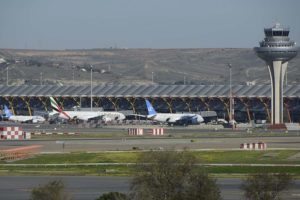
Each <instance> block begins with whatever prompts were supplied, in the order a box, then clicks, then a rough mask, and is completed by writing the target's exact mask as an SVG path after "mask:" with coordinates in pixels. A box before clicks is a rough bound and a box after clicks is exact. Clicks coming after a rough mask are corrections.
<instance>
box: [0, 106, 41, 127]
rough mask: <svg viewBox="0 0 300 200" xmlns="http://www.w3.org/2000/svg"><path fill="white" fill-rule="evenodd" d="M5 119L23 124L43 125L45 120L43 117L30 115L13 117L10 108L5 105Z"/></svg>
mask: <svg viewBox="0 0 300 200" xmlns="http://www.w3.org/2000/svg"><path fill="white" fill-rule="evenodd" d="M4 112H5V117H7V119H8V120H10V121H15V122H23V123H39V122H40V123H42V122H44V121H45V118H44V117H42V116H29V115H13V114H12V113H11V112H10V111H9V109H8V107H7V106H6V105H4Z"/></svg>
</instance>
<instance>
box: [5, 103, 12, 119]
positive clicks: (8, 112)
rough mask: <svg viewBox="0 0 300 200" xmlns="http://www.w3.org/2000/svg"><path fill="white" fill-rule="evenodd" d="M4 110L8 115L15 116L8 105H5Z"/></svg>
mask: <svg viewBox="0 0 300 200" xmlns="http://www.w3.org/2000/svg"><path fill="white" fill-rule="evenodd" d="M4 112H5V115H6V117H10V116H13V114H12V113H11V112H10V111H9V109H8V107H7V106H6V105H4Z"/></svg>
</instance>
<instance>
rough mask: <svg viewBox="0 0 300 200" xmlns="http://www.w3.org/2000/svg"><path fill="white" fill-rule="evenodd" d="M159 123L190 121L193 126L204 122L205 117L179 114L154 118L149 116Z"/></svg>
mask: <svg viewBox="0 0 300 200" xmlns="http://www.w3.org/2000/svg"><path fill="white" fill-rule="evenodd" d="M148 118H150V119H153V120H155V121H158V122H167V123H176V122H179V121H182V122H183V121H184V120H189V121H187V122H189V123H191V124H199V123H201V122H203V121H204V119H203V117H202V116H201V115H198V114H177V113H157V114H156V115H154V116H148Z"/></svg>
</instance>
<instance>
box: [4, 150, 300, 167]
mask: <svg viewBox="0 0 300 200" xmlns="http://www.w3.org/2000/svg"><path fill="white" fill-rule="evenodd" d="M192 153H193V154H194V155H195V156H196V158H197V160H198V162H199V163H239V164H251V163H257V164H300V156H299V157H298V159H291V158H292V156H293V155H296V154H297V153H300V150H268V151H193V152H192ZM140 154H141V152H138V151H132V152H131V151H129V152H99V153H85V152H74V153H64V154H40V155H36V156H35V157H32V158H29V159H25V160H19V161H15V162H14V163H19V164H21V163H23V164H48V163H49V164H51V163H57V164H64V163H134V162H136V159H137V157H138V156H139V155H140ZM2 163H3V161H2Z"/></svg>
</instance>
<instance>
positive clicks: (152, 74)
mask: <svg viewBox="0 0 300 200" xmlns="http://www.w3.org/2000/svg"><path fill="white" fill-rule="evenodd" d="M153 83H154V72H152V84H153Z"/></svg>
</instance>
